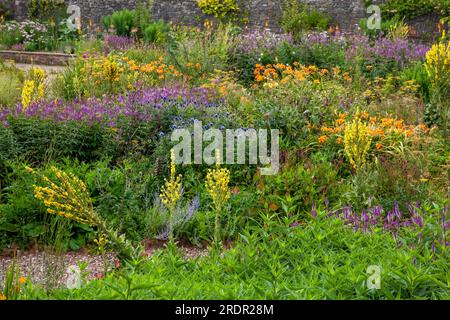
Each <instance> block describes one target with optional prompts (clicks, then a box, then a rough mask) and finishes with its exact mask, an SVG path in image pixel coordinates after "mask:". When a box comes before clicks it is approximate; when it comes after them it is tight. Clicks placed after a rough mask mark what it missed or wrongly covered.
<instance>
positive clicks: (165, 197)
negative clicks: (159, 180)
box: [160, 149, 181, 210]
mask: <svg viewBox="0 0 450 320" xmlns="http://www.w3.org/2000/svg"><path fill="white" fill-rule="evenodd" d="M170 160H171V163H170V180H169V181H168V180H167V179H165V180H164V181H165V183H164V186H163V187H162V188H161V194H160V198H161V201H162V203H163V204H164V205H165V206H166V207H167V208H168V209H169V210H173V209H175V207H176V204H177V202H178V200H180V198H181V175H178V176H176V168H175V151H174V150H173V149H172V150H171V151H170Z"/></svg>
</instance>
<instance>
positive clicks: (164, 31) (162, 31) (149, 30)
mask: <svg viewBox="0 0 450 320" xmlns="http://www.w3.org/2000/svg"><path fill="white" fill-rule="evenodd" d="M168 32H169V26H168V25H167V24H166V23H165V22H164V21H162V20H161V21H158V22H152V23H150V24H148V25H147V26H146V27H145V29H144V31H143V34H144V41H145V42H146V43H155V44H164V43H165V42H166V40H167V36H168Z"/></svg>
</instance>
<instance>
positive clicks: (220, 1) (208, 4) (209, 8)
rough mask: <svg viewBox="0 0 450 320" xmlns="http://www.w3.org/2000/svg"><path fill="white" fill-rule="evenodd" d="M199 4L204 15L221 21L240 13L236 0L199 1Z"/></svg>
mask: <svg viewBox="0 0 450 320" xmlns="http://www.w3.org/2000/svg"><path fill="white" fill-rule="evenodd" d="M197 4H198V6H199V8H200V9H201V10H202V12H203V13H204V14H207V15H212V16H214V17H216V18H217V19H219V20H222V19H224V18H225V17H226V16H229V15H230V14H233V13H236V12H238V11H239V6H238V5H237V3H236V0H198V1H197Z"/></svg>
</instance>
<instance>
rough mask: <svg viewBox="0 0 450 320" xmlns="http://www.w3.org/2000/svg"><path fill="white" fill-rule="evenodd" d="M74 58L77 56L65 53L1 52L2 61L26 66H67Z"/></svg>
mask: <svg viewBox="0 0 450 320" xmlns="http://www.w3.org/2000/svg"><path fill="white" fill-rule="evenodd" d="M73 58H75V55H73V54H65V53H54V52H27V51H12V50H0V59H2V60H5V61H6V60H13V61H14V62H16V63H25V64H37V65H48V66H65V65H68V64H69V61H70V60H71V59H73Z"/></svg>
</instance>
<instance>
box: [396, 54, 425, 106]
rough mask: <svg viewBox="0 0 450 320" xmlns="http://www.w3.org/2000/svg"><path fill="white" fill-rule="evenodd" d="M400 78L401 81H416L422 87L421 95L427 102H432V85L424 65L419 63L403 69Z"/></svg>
mask: <svg viewBox="0 0 450 320" xmlns="http://www.w3.org/2000/svg"><path fill="white" fill-rule="evenodd" d="M399 77H400V79H401V81H408V80H414V81H415V83H416V84H418V85H419V86H420V88H419V94H420V96H421V97H422V98H423V100H424V101H425V102H428V101H430V90H431V83H430V78H429V77H428V73H427V70H426V69H425V67H424V65H423V63H421V62H418V63H416V64H415V65H413V66H410V67H408V68H405V69H403V70H402V71H401V72H400V75H399Z"/></svg>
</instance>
